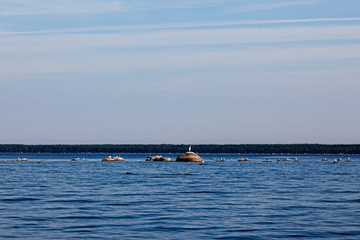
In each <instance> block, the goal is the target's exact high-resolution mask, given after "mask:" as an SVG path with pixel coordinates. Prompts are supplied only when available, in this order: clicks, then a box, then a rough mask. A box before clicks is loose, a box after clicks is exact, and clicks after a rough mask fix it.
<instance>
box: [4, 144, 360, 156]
mask: <svg viewBox="0 0 360 240" xmlns="http://www.w3.org/2000/svg"><path fill="white" fill-rule="evenodd" d="M191 146H192V151H194V152H196V153H241V154H244V153H258V154H261V153H264V154H271V153H275V154H279V153H290V154H339V153H343V154H360V144H332V145H329V144H194V145H191ZM188 148H189V145H186V144H65V145H63V144H54V145H26V144H0V152H3V153H13V152H23V153H182V152H186V151H188Z"/></svg>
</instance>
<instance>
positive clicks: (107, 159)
mask: <svg viewBox="0 0 360 240" xmlns="http://www.w3.org/2000/svg"><path fill="white" fill-rule="evenodd" d="M102 161H103V162H111V161H124V158H122V157H120V156H116V157H111V156H109V157H107V158H103V159H102Z"/></svg>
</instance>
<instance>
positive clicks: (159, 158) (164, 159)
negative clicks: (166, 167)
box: [146, 155, 171, 162]
mask: <svg viewBox="0 0 360 240" xmlns="http://www.w3.org/2000/svg"><path fill="white" fill-rule="evenodd" d="M146 161H158V162H170V161H171V158H167V157H163V156H161V155H156V156H148V157H147V158H146Z"/></svg>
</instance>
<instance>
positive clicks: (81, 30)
mask: <svg viewBox="0 0 360 240" xmlns="http://www.w3.org/2000/svg"><path fill="white" fill-rule="evenodd" d="M359 21H360V18H310V19H284V20H250V21H241V20H240V21H224V22H190V23H173V24H148V25H122V26H116V25H115V26H98V27H88V28H67V29H50V30H43V31H22V32H14V31H6V30H1V29H0V36H1V35H36V34H66V33H68V34H72V33H87V32H88V33H90V32H117V31H128V30H162V29H173V30H176V29H179V30H183V29H192V28H222V27H223V28H226V27H231V28H234V27H236V26H244V25H272V24H289V23H291V24H298V23H316V22H318V23H320V22H323V23H326V22H359Z"/></svg>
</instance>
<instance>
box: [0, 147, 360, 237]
mask: <svg viewBox="0 0 360 240" xmlns="http://www.w3.org/2000/svg"><path fill="white" fill-rule="evenodd" d="M105 156H107V155H104V154H14V153H12V154H1V153H0V159H1V161H0V176H1V177H0V239H360V183H359V181H360V156H359V155H351V156H347V155H341V156H335V155H328V156H326V157H327V158H328V159H329V161H328V162H323V161H321V159H322V158H323V157H324V156H322V155H297V156H296V157H297V158H298V159H299V162H294V161H291V162H283V161H281V162H277V161H276V159H277V158H278V157H279V158H281V159H283V158H286V157H290V158H294V157H295V156H291V155H279V156H277V155H221V154H218V155H201V156H202V157H203V159H204V160H205V163H206V164H205V165H200V164H199V163H182V162H146V161H145V158H146V157H147V155H144V154H122V156H123V157H124V158H125V161H124V162H101V159H102V158H103V157H105ZM163 156H167V157H171V158H172V159H176V156H177V155H173V154H168V155H166V154H163ZM18 157H21V158H22V157H27V158H28V159H29V160H28V161H25V162H20V161H4V160H5V159H7V160H11V159H16V158H18ZM75 157H80V158H83V157H84V158H86V159H87V160H88V161H77V162H74V161H70V160H71V159H72V158H75ZM214 157H217V158H221V157H224V158H226V160H225V161H224V162H215V161H214V160H212V158H214ZM241 157H248V158H250V159H252V161H251V162H238V161H237V160H238V159H239V158H241ZM338 157H341V158H343V160H342V161H340V162H338V163H336V164H333V163H332V162H333V160H334V159H335V158H338ZM347 157H351V159H352V162H345V159H346V158H347ZM266 158H269V159H270V160H272V162H270V163H267V162H263V160H265V159H266ZM43 159H47V161H41V160H43ZM127 172H131V173H133V174H126V173H127Z"/></svg>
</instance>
